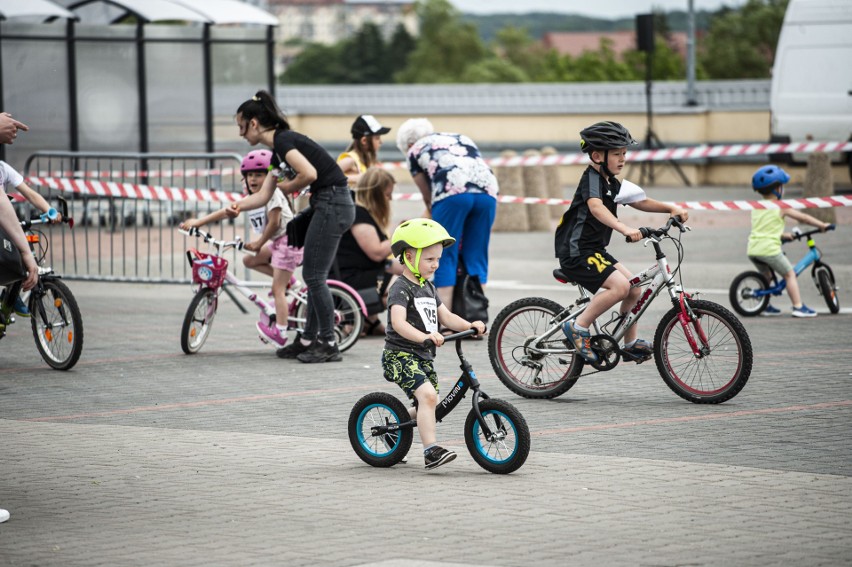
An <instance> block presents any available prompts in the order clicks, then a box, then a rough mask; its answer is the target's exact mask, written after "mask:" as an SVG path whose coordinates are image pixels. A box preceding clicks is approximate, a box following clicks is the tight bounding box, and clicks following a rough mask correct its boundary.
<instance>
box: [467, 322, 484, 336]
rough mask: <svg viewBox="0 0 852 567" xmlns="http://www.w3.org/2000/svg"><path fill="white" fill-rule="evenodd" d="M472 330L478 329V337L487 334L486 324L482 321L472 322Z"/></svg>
mask: <svg viewBox="0 0 852 567" xmlns="http://www.w3.org/2000/svg"><path fill="white" fill-rule="evenodd" d="M470 328H471V329H476V334H477V335H484V334H485V323H483V322H482V321H472V322H471V323H470Z"/></svg>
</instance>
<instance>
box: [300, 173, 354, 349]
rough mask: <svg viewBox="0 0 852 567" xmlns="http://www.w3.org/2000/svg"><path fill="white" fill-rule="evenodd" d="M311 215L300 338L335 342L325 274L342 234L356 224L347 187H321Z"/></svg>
mask: <svg viewBox="0 0 852 567" xmlns="http://www.w3.org/2000/svg"><path fill="white" fill-rule="evenodd" d="M311 207H312V208H313V210H314V215H313V217H311V224H310V225H308V232H307V234H306V235H305V261H304V263H303V264H302V277H303V278H304V280H305V283H306V284H307V286H308V312H307V321H306V322H305V330H304V332H303V333H302V337H303V338H304V339H305V340H311V341H312V340H314V339H315V338H317V337H319V338H320V339H321V340H323V341H326V342H332V341H334V340H335V335H334V300H333V299H332V297H331V290H329V288H328V281H327V280H328V271H329V270H330V269H331V264H332V263H333V262H334V257H335V256H336V255H337V245H338V243H339V242H340V237H341V236H343V233H344V232H346V231H347V230H349V227H351V226H352V222H353V221H354V220H355V203H354V202H353V201H352V192H351V191H350V190H349V188H348V187H324V188H323V189H321V190H319V191H318V192H317V193H316V194H315V195H313V196H312V197H311Z"/></svg>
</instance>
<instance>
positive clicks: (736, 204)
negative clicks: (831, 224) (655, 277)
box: [393, 193, 852, 211]
mask: <svg viewBox="0 0 852 567" xmlns="http://www.w3.org/2000/svg"><path fill="white" fill-rule="evenodd" d="M393 198H394V200H395V201H422V200H423V196H422V195H420V194H419V193H407V194H404V195H394V196H393ZM497 202H498V203H515V204H520V205H560V206H565V207H567V206H568V205H570V204H571V199H540V198H536V197H513V196H511V195H499V196H498V197H497ZM675 204H676V205H678V206H679V207H682V208H684V209H695V210H701V211H751V210H753V209H825V208H831V207H852V197H846V196H842V195H841V196H834V197H811V198H807V199H804V198H803V199H784V200H781V201H679V202H677V203H675Z"/></svg>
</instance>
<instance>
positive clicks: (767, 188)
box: [751, 165, 790, 199]
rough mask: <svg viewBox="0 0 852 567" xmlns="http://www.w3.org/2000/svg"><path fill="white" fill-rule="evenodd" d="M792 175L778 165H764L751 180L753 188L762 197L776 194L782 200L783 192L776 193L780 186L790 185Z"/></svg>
mask: <svg viewBox="0 0 852 567" xmlns="http://www.w3.org/2000/svg"><path fill="white" fill-rule="evenodd" d="M789 181H790V175H789V174H788V173H787V172H786V171H784V170H783V169H781V168H780V167H778V166H777V165H764V166H763V167H761V168H760V169H758V170H757V171H756V172H755V173H754V175H753V176H752V178H751V188H752V189H754V190H755V191H757V192H758V193H760V194H761V195H768V194H770V193H775V194H776V195H777V196H778V198H779V199H780V198H781V194H780V193H781V192H780V191H776V189H777V186H778V185H785V184H787V183H789Z"/></svg>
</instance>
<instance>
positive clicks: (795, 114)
mask: <svg viewBox="0 0 852 567" xmlns="http://www.w3.org/2000/svg"><path fill="white" fill-rule="evenodd" d="M770 112H771V136H772V138H771V141H773V142H804V141H810V140H813V141H817V142H840V141H846V140H852V1H850V0H790V3H789V4H788V5H787V12H786V14H785V16H784V24H783V26H782V28H781V35H780V36H779V37H778V47H777V49H776V51H775V64H774V66H773V68H772V91H771V95H770ZM776 157H780V156H776ZM786 157H787V158H788V160H789V158H790V156H789V154H788V155H787V156H786ZM795 157H798V156H795ZM837 157H839V158H840V159H843V160H844V161H847V162H848V163H849V169H850V175H852V153H847V154H846V155H845V156H840V155H839V154H838V156H837Z"/></svg>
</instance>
